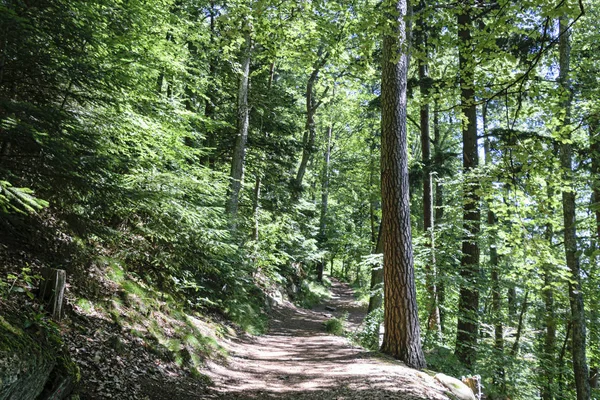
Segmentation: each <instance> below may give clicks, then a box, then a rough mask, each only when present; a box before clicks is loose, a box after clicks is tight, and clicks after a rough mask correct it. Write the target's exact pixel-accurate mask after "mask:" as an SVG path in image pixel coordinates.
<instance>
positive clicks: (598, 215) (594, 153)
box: [589, 116, 600, 389]
mask: <svg viewBox="0 0 600 400" xmlns="http://www.w3.org/2000/svg"><path fill="white" fill-rule="evenodd" d="M599 127H600V122H599V120H598V117H597V116H593V117H592V118H591V119H590V121H589V133H590V153H591V154H590V157H591V159H592V165H591V175H592V177H593V178H592V199H591V200H592V201H591V204H592V212H593V213H594V216H595V219H596V229H595V235H596V237H595V240H593V241H592V242H593V247H592V250H594V251H598V250H599V249H600V130H599ZM594 258H595V259H594V260H592V265H593V267H592V270H591V274H590V275H591V277H597V276H598V261H597V260H598V256H597V255H594ZM594 303H595V304H592V305H591V308H592V310H591V315H590V342H591V343H592V346H594V345H596V346H598V345H599V344H600V328H598V324H599V320H600V315H599V314H600V311H599V310H598V302H597V301H594ZM599 374H600V360H598V357H592V358H591V359H590V386H591V388H593V389H596V388H598V386H599V381H600V379H599V378H600V376H599Z"/></svg>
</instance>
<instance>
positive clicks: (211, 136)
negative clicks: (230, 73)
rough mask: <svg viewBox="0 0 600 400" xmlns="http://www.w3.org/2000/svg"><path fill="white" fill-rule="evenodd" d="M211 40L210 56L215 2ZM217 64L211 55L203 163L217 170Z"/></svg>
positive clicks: (212, 20)
mask: <svg viewBox="0 0 600 400" xmlns="http://www.w3.org/2000/svg"><path fill="white" fill-rule="evenodd" d="M209 12H210V39H209V45H210V49H209V54H210V52H212V53H213V54H214V52H215V35H216V32H215V19H216V14H217V12H216V10H215V3H214V1H211V2H210V10H209ZM216 64H217V62H216V60H215V57H214V55H209V60H208V81H209V84H208V90H207V91H206V100H205V104H204V118H205V120H206V121H207V122H208V124H209V126H208V129H206V146H205V147H206V148H207V149H206V155H205V156H203V157H202V160H201V161H202V163H203V164H204V165H205V166H207V167H209V168H211V169H214V168H215V146H216V143H215V132H214V130H213V127H212V126H210V125H211V122H212V120H213V118H214V114H215V102H216V87H215V81H216V79H217V77H216V75H217V66H216Z"/></svg>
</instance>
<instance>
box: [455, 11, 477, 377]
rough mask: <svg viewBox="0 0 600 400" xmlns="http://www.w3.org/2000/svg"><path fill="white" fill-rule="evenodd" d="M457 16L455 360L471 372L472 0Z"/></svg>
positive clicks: (473, 287) (474, 288)
mask: <svg viewBox="0 0 600 400" xmlns="http://www.w3.org/2000/svg"><path fill="white" fill-rule="evenodd" d="M461 5H462V7H461V11H460V13H459V15H458V39H459V41H460V46H459V70H460V103H461V104H460V107H461V111H462V114H463V122H462V136H463V174H464V175H465V178H464V188H463V193H464V194H463V196H464V199H463V230H464V232H465V237H464V238H463V242H462V256H461V260H460V266H461V270H460V275H461V277H462V279H463V282H464V283H463V284H462V285H461V288H460V293H459V301H458V323H457V328H456V350H455V353H456V356H457V357H458V359H459V360H460V361H462V362H463V363H464V364H465V365H466V366H467V367H468V368H472V367H473V365H474V363H475V359H476V356H477V331H478V325H479V320H478V312H479V310H478V309H479V290H478V276H479V244H478V243H477V234H478V233H479V224H480V221H479V219H480V212H479V195H478V194H477V188H478V184H477V181H476V179H474V178H473V177H471V176H469V175H470V173H471V172H472V171H473V169H475V168H477V165H478V153H477V108H476V104H475V90H474V87H475V78H474V69H475V60H474V56H473V51H472V47H471V46H472V44H471V42H472V40H471V29H472V27H473V22H472V19H471V12H472V5H471V2H470V0H465V1H463V2H462V3H461Z"/></svg>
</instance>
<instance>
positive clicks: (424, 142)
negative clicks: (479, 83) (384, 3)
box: [416, 1, 441, 342]
mask: <svg viewBox="0 0 600 400" xmlns="http://www.w3.org/2000/svg"><path fill="white" fill-rule="evenodd" d="M419 8H420V9H421V11H423V9H424V8H425V4H424V2H423V1H421V3H420V5H419ZM420 15H421V18H419V19H418V29H417V32H416V39H417V40H416V42H417V43H416V44H417V46H418V47H419V50H420V51H421V55H420V57H419V58H418V70H419V89H420V91H421V97H422V98H421V106H420V113H419V114H420V124H419V126H420V128H421V132H420V133H421V154H422V158H421V161H422V163H423V232H424V233H425V235H429V240H428V243H427V246H428V247H430V248H431V260H430V262H429V263H427V264H425V278H426V281H427V283H426V284H427V297H428V299H427V300H428V304H427V310H428V315H429V317H428V320H427V337H428V338H429V337H430V336H431V338H432V339H433V340H434V341H436V342H437V341H438V340H439V339H441V328H440V311H439V308H438V296H437V287H436V272H435V271H436V266H435V248H434V240H433V224H434V220H433V185H432V181H433V179H432V175H431V138H430V134H429V99H428V96H429V66H428V62H427V57H428V53H427V33H426V32H427V25H426V23H425V20H424V18H423V17H422V15H423V13H422V12H421V14H420Z"/></svg>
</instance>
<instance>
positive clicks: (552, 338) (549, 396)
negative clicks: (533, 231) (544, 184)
mask: <svg viewBox="0 0 600 400" xmlns="http://www.w3.org/2000/svg"><path fill="white" fill-rule="evenodd" d="M547 197H548V215H547V218H551V217H552V216H553V215H554V211H555V210H554V209H553V207H552V199H553V197H554V191H553V190H552V187H551V186H548V196H547ZM553 236H554V232H553V229H552V223H550V222H548V223H547V224H546V230H545V232H544V239H545V241H546V243H547V245H548V246H552V237H553ZM543 268H544V270H543V271H544V289H543V290H542V293H543V295H544V308H545V318H544V320H545V321H544V324H545V331H546V332H545V335H544V356H543V361H542V371H543V375H544V379H543V386H542V393H541V394H542V400H553V399H554V398H555V387H554V386H555V383H554V380H555V379H554V376H555V374H556V312H555V310H554V289H553V286H552V284H553V282H554V281H555V279H554V275H553V274H552V271H553V269H554V266H553V265H552V264H550V263H545V264H544V267H543Z"/></svg>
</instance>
